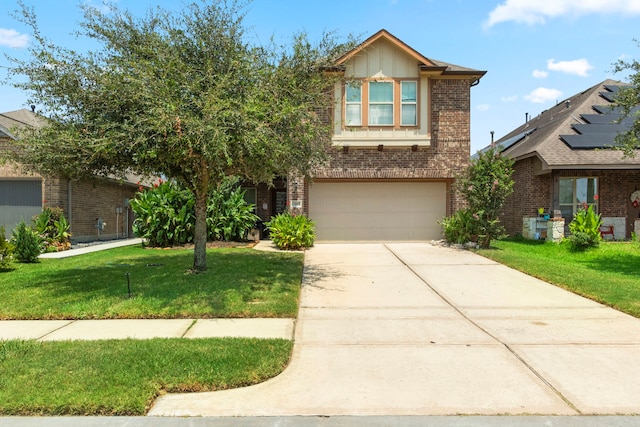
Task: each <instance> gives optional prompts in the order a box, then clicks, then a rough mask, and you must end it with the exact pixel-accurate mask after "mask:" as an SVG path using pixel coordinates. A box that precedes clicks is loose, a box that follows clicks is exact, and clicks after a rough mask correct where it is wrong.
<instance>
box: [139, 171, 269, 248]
mask: <svg viewBox="0 0 640 427" xmlns="http://www.w3.org/2000/svg"><path fill="white" fill-rule="evenodd" d="M130 204H131V209H132V210H133V212H134V213H135V214H136V219H135V221H134V222H133V231H134V232H135V234H136V236H138V237H142V238H144V239H145V240H146V241H147V242H148V244H149V245H151V246H174V245H182V244H185V243H189V242H192V241H193V236H194V228H195V199H194V197H193V195H192V194H191V192H189V191H188V190H184V189H182V188H180V187H179V186H178V185H177V184H175V183H170V182H162V181H161V182H159V183H158V184H156V185H155V186H154V188H151V189H149V190H145V191H141V192H139V193H137V194H136V197H135V199H132V200H131V202H130ZM253 210H254V206H253V205H248V204H247V203H246V202H245V200H244V191H242V189H241V188H240V187H238V179H237V178H228V179H225V180H224V181H223V183H222V184H221V185H220V186H219V187H218V189H216V190H215V191H213V192H212V193H211V194H210V195H209V200H208V202H207V219H206V221H207V237H208V238H209V239H213V240H227V241H228V240H241V239H243V238H244V237H245V233H246V232H247V230H249V229H250V228H252V227H253V226H254V225H255V223H256V221H257V220H258V219H259V218H258V216H257V215H255V214H254V213H253Z"/></svg>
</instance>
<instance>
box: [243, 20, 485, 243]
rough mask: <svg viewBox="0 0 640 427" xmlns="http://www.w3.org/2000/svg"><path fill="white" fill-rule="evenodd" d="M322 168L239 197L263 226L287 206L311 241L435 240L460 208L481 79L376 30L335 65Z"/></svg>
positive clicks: (478, 72) (472, 73) (482, 73)
mask: <svg viewBox="0 0 640 427" xmlns="http://www.w3.org/2000/svg"><path fill="white" fill-rule="evenodd" d="M335 65H336V68H337V69H338V70H339V72H340V73H341V75H342V78H343V79H342V80H343V81H342V82H341V83H338V84H336V85H335V88H334V94H335V104H334V109H333V112H332V124H333V129H334V131H333V138H332V141H331V142H332V144H331V149H330V153H329V160H328V162H327V163H326V164H325V165H323V166H322V167H319V168H317V169H316V170H315V171H314V172H313V179H312V180H311V181H306V180H302V179H296V178H292V177H290V178H289V179H288V181H286V182H285V181H284V180H283V181H281V182H279V183H278V185H277V186H276V188H275V189H274V190H271V192H269V191H267V190H266V189H262V190H261V189H260V188H258V189H257V190H252V189H250V190H249V191H250V192H252V194H251V195H250V196H249V197H250V198H252V199H255V202H256V205H257V208H258V214H259V215H260V216H262V217H263V218H265V219H266V218H268V216H269V215H272V214H274V213H277V212H278V211H279V210H282V209H284V207H285V206H286V205H287V204H288V206H289V207H290V208H291V209H292V210H293V211H294V212H299V213H304V214H307V215H308V216H309V217H310V218H311V219H312V220H313V221H314V222H315V224H316V234H317V239H318V240H321V241H322V240H324V241H330V240H337V241H343V240H344V241H374V240H428V239H439V238H441V235H442V232H441V226H440V225H439V224H438V221H440V220H441V219H442V218H443V217H444V216H446V215H449V214H451V213H452V212H453V211H455V210H456V209H457V208H458V207H460V205H461V201H460V200H459V198H457V197H456V195H455V194H454V193H453V191H452V183H453V181H454V178H455V176H456V174H457V173H459V172H460V171H461V170H462V169H463V168H464V167H465V166H466V165H467V164H468V162H469V154H470V90H471V87H472V86H474V85H475V84H477V83H478V82H479V79H480V78H481V77H482V76H483V75H484V74H485V71H478V70H474V69H470V68H465V67H461V66H458V65H453V64H448V63H445V62H442V61H436V60H434V59H430V58H428V57H426V56H424V55H422V54H421V53H419V52H417V51H415V50H414V49H412V48H411V47H410V46H408V45H407V44H405V43H404V42H402V41H401V40H399V39H398V38H396V37H395V36H393V35H392V34H390V33H389V32H387V31H386V30H381V31H379V32H377V33H376V34H374V35H373V36H371V37H369V38H368V39H367V40H365V41H364V42H363V43H362V44H360V45H359V46H358V47H356V48H355V49H353V50H351V51H349V52H347V53H345V54H344V55H343V56H342V57H340V58H339V59H338V60H337V62H336V64H335Z"/></svg>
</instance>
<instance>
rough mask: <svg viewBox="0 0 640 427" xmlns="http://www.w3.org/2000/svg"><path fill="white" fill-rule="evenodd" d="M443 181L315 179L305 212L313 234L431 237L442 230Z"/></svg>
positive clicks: (385, 238)
mask: <svg viewBox="0 0 640 427" xmlns="http://www.w3.org/2000/svg"><path fill="white" fill-rule="evenodd" d="M446 190H447V187H446V183H443V182H378V183H372V182H331V183H329V182H316V183H313V184H312V185H311V186H310V187H309V218H311V219H312V220H313V221H314V222H315V224H316V235H317V240H352V241H356V240H361V241H367V240H373V241H394V240H395V241H402V240H432V239H440V238H441V236H442V229H441V226H440V225H439V224H438V221H440V220H442V218H443V217H444V216H445V214H446V203H447V195H446Z"/></svg>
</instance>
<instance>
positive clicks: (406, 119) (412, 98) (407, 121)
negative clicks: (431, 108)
mask: <svg viewBox="0 0 640 427" xmlns="http://www.w3.org/2000/svg"><path fill="white" fill-rule="evenodd" d="M400 97H401V99H400V103H401V110H400V124H401V125H402V126H415V125H416V124H418V120H417V110H418V108H417V106H418V84H417V83H416V82H401V83H400Z"/></svg>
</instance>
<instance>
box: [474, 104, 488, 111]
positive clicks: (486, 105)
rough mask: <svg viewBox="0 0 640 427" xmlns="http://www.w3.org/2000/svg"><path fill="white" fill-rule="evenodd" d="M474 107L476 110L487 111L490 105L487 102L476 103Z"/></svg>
mask: <svg viewBox="0 0 640 427" xmlns="http://www.w3.org/2000/svg"><path fill="white" fill-rule="evenodd" d="M476 108H477V109H478V111H489V108H490V105H489V104H478V106H477V107H476Z"/></svg>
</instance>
